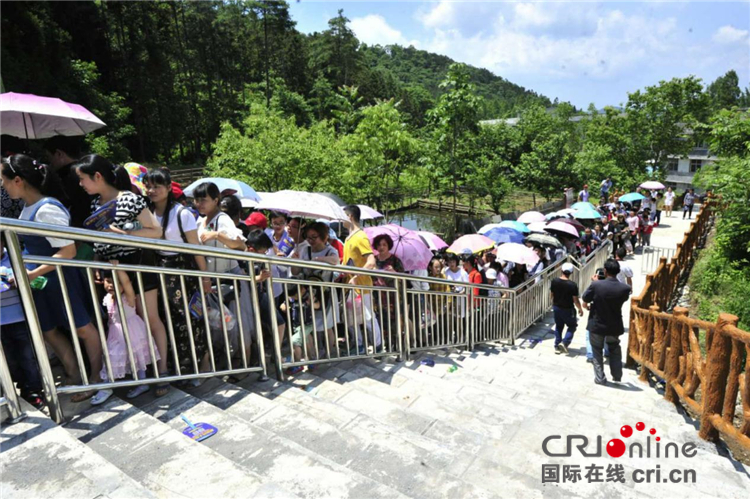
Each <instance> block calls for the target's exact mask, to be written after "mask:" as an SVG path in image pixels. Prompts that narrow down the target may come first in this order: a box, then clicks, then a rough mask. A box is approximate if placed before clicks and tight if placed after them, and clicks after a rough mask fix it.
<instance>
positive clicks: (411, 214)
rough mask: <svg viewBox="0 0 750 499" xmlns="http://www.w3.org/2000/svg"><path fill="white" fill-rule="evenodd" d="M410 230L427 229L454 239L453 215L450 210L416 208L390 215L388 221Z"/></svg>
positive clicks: (448, 238)
mask: <svg viewBox="0 0 750 499" xmlns="http://www.w3.org/2000/svg"><path fill="white" fill-rule="evenodd" d="M387 223H393V224H396V225H400V226H401V227H404V228H407V229H410V230H426V231H428V232H433V233H435V234H439V235H441V237H443V238H444V239H445V240H446V241H449V240H452V239H453V234H454V232H455V231H454V227H453V216H452V215H451V213H450V212H449V211H434V210H425V209H414V210H407V211H402V212H399V213H393V214H389V215H388V222H387Z"/></svg>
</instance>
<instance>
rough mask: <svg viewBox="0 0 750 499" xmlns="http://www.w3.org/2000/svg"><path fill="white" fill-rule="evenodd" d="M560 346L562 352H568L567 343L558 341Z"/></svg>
mask: <svg viewBox="0 0 750 499" xmlns="http://www.w3.org/2000/svg"><path fill="white" fill-rule="evenodd" d="M560 347H561V349H562V352H563V353H569V352H568V345H566V344H565V343H560Z"/></svg>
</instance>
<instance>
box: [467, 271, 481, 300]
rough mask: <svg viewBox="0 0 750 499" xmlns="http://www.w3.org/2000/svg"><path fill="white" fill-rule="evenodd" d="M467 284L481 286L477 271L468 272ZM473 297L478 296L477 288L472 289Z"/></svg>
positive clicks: (479, 275)
mask: <svg viewBox="0 0 750 499" xmlns="http://www.w3.org/2000/svg"><path fill="white" fill-rule="evenodd" d="M469 282H470V283H472V284H482V282H483V281H482V274H480V273H479V271H478V270H477V269H474V270H472V271H471V272H469ZM474 296H479V288H474Z"/></svg>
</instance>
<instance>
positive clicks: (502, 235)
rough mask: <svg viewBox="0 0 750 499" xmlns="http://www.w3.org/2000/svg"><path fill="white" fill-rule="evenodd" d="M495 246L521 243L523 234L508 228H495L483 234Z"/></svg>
mask: <svg viewBox="0 0 750 499" xmlns="http://www.w3.org/2000/svg"><path fill="white" fill-rule="evenodd" d="M484 235H485V236H486V237H489V238H490V239H492V240H493V241H495V242H496V243H497V244H502V243H523V233H521V232H519V231H517V230H515V229H511V228H508V227H495V228H494V229H492V230H490V231H488V232H486V233H485V234H484Z"/></svg>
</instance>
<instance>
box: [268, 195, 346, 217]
mask: <svg viewBox="0 0 750 499" xmlns="http://www.w3.org/2000/svg"><path fill="white" fill-rule="evenodd" d="M255 209H257V210H271V211H283V212H284V213H287V214H288V215H289V216H290V217H302V218H325V219H327V220H348V219H349V217H347V216H346V213H344V209H343V208H342V207H341V206H339V205H338V204H336V202H335V201H333V200H331V199H330V198H328V197H326V196H323V195H320V194H317V193H314V192H304V191H289V190H287V191H279V192H271V193H268V194H264V196H263V199H261V200H260V201H259V202H258V205H257V206H256V207H255Z"/></svg>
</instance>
